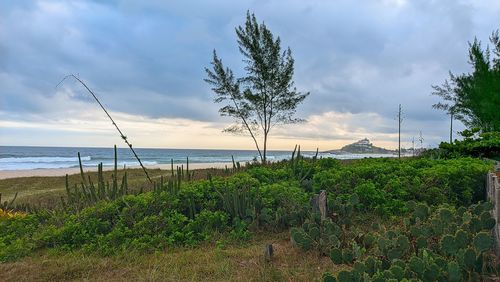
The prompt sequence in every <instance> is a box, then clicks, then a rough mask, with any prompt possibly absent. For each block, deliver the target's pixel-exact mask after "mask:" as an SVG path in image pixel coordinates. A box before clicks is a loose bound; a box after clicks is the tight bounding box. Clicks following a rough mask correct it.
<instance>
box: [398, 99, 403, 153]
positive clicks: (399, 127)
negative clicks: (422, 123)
mask: <svg viewBox="0 0 500 282" xmlns="http://www.w3.org/2000/svg"><path fill="white" fill-rule="evenodd" d="M402 122H403V118H402V117H401V104H399V111H398V158H399V159H401V123H402Z"/></svg>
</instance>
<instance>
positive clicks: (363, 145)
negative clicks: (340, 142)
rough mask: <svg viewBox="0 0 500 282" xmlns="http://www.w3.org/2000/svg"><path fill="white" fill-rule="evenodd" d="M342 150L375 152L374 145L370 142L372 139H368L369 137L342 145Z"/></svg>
mask: <svg viewBox="0 0 500 282" xmlns="http://www.w3.org/2000/svg"><path fill="white" fill-rule="evenodd" d="M342 150H343V151H353V152H359V153H371V152H373V145H372V143H370V140H368V138H365V139H361V140H359V141H357V142H354V143H352V144H349V145H346V146H344V147H342Z"/></svg>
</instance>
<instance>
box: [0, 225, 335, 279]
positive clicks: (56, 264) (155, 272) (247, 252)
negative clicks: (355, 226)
mask: <svg viewBox="0 0 500 282" xmlns="http://www.w3.org/2000/svg"><path fill="white" fill-rule="evenodd" d="M270 242H272V243H273V247H274V251H275V252H274V258H273V261H272V262H265V261H264V256H263V249H264V245H265V244H266V243H270ZM338 270H339V266H335V265H334V264H333V263H332V262H331V261H330V259H329V258H326V257H318V254H317V253H314V252H311V253H304V252H303V251H301V250H299V249H298V248H296V247H293V246H292V245H291V244H290V241H289V235H288V233H281V234H266V235H257V236H255V238H254V239H253V240H252V241H251V242H249V243H246V244H244V245H242V244H230V245H228V246H226V248H224V249H221V248H217V247H215V244H213V243H212V244H208V245H205V246H201V247H196V248H177V249H172V250H168V251H164V252H158V253H154V254H134V253H127V254H123V255H120V256H113V257H99V256H97V255H85V254H82V253H80V252H76V253H61V254H54V253H52V254H51V253H48V252H47V251H44V252H40V253H37V254H35V255H33V256H31V257H28V258H25V259H23V260H21V261H18V262H12V263H6V264H0V280H5V281H16V282H19V281H315V280H318V279H319V278H321V275H322V274H323V272H325V271H331V272H333V271H338Z"/></svg>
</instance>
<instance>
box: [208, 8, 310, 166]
mask: <svg viewBox="0 0 500 282" xmlns="http://www.w3.org/2000/svg"><path fill="white" fill-rule="evenodd" d="M236 35H237V38H238V45H239V50H240V52H241V54H242V55H243V60H242V61H243V63H244V66H245V67H244V70H245V72H246V73H245V75H244V76H243V77H240V78H236V77H235V76H234V74H233V71H232V70H231V69H229V68H225V67H224V65H223V64H222V60H221V59H220V58H219V57H218V56H217V53H216V51H215V50H214V53H213V61H212V63H211V65H212V69H208V68H205V71H206V73H207V76H208V77H207V78H206V79H205V81H206V82H207V83H209V84H210V85H211V86H212V90H213V91H214V93H215V102H216V103H223V102H224V103H225V105H224V106H223V107H222V108H220V109H219V113H220V114H221V116H230V117H233V118H235V119H236V123H235V124H233V125H232V126H230V127H228V128H226V129H225V131H227V132H233V133H234V132H248V133H249V134H250V136H251V137H252V139H253V141H254V143H255V146H256V148H257V151H258V153H259V157H260V159H261V161H262V163H266V153H267V142H268V137H269V132H270V131H271V129H272V128H273V126H275V125H277V124H290V123H297V122H301V121H303V120H302V119H299V118H295V117H294V115H295V112H296V109H297V106H298V105H299V104H300V103H302V101H304V99H305V98H306V97H307V96H308V95H309V93H301V92H298V91H297V89H296V88H295V87H294V82H293V80H292V77H293V72H294V59H293V58H292V52H291V50H290V48H287V49H286V50H285V51H283V52H282V50H281V40H280V38H279V37H277V38H274V36H273V34H272V33H271V31H270V30H269V29H268V28H267V26H266V25H265V24H264V23H261V24H258V23H257V19H256V18H255V15H254V14H250V12H247V19H246V23H245V26H244V27H242V26H239V27H237V28H236ZM259 134H262V140H260V142H259V141H258V140H257V137H258V135H259ZM261 146H262V147H261Z"/></svg>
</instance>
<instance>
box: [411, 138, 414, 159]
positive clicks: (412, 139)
mask: <svg viewBox="0 0 500 282" xmlns="http://www.w3.org/2000/svg"><path fill="white" fill-rule="evenodd" d="M411 147H412V151H411V152H412V156H414V157H415V136H413V137H412V138H411Z"/></svg>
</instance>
